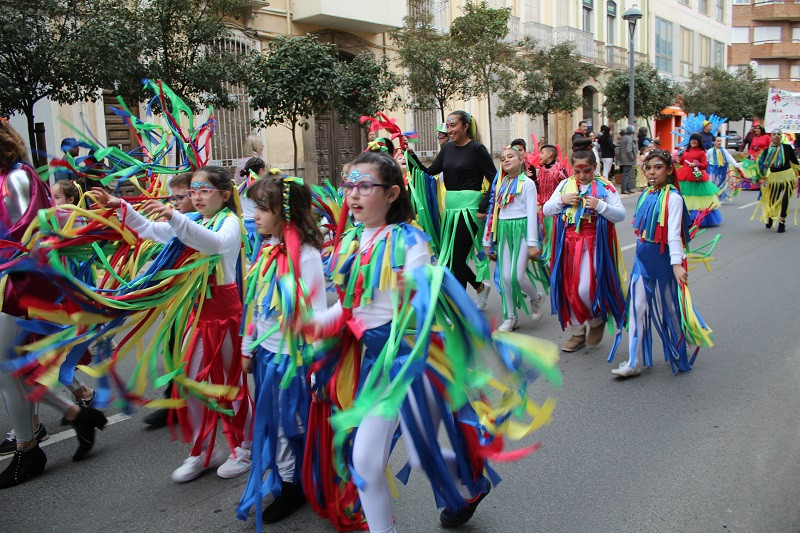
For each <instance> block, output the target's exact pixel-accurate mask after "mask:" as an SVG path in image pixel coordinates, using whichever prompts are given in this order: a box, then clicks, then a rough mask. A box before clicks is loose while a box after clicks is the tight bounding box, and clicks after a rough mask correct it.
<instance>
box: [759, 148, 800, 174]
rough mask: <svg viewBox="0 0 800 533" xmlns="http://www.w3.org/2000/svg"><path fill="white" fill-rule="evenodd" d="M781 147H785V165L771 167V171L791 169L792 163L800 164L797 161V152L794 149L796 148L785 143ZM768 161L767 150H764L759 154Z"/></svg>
mask: <svg viewBox="0 0 800 533" xmlns="http://www.w3.org/2000/svg"><path fill="white" fill-rule="evenodd" d="M781 148H783V165H780V166H777V167H769V169H770V171H772V172H781V171H783V170H789V169H790V168H792V163H794V164H795V165H800V163H799V162H798V161H797V154H796V153H795V151H794V148H792V147H791V145H789V144H786V143H783V144H781ZM759 157H761V158H763V159H764V161H766V158H767V150H762V151H761V155H760V156H759Z"/></svg>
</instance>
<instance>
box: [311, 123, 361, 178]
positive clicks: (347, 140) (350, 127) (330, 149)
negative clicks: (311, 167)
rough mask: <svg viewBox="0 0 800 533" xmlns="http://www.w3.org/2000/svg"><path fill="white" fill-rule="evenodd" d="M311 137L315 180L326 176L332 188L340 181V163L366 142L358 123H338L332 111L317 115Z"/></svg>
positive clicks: (356, 152) (352, 156)
mask: <svg viewBox="0 0 800 533" xmlns="http://www.w3.org/2000/svg"><path fill="white" fill-rule="evenodd" d="M314 118H315V131H314V140H315V141H316V146H317V181H318V182H319V183H324V181H325V180H326V179H329V180H330V181H331V183H332V184H333V186H334V187H336V188H338V187H339V185H340V184H341V181H342V179H341V170H342V165H344V164H345V163H348V162H350V161H352V160H353V159H355V158H356V156H357V155H358V154H359V153H361V151H362V150H363V149H364V146H365V145H366V137H365V135H364V132H363V130H362V129H361V127H360V126H359V125H358V122H352V123H349V124H342V123H340V122H339V120H338V117H337V114H336V112H335V111H331V112H328V113H325V114H324V115H317V116H316V117H314Z"/></svg>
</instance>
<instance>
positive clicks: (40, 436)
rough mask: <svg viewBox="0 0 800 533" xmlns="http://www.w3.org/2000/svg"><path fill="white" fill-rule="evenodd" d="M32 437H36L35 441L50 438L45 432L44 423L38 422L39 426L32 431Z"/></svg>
mask: <svg viewBox="0 0 800 533" xmlns="http://www.w3.org/2000/svg"><path fill="white" fill-rule="evenodd" d="M33 438H35V439H36V442H44V441H46V440H47V439H49V438H50V435H48V434H47V430H46V429H45V428H44V424H42V423H41V422H39V427H38V428H36V431H34V432H33Z"/></svg>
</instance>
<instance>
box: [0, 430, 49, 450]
mask: <svg viewBox="0 0 800 533" xmlns="http://www.w3.org/2000/svg"><path fill="white" fill-rule="evenodd" d="M33 437H34V438H35V439H36V442H43V441H46V440H47V439H49V438H50V435H48V434H47V430H46V429H45V428H44V424H42V423H41V422H39V427H38V428H36V431H34V432H33ZM16 451H17V434H16V433H15V432H14V430H13V429H12V430H11V431H9V432H8V433H6V440H4V441H3V442H0V455H11V454H12V453H14V452H16Z"/></svg>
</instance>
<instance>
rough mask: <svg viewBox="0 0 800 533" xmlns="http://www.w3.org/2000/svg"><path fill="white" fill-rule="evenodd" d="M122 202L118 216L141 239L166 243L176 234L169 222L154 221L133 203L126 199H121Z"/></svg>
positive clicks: (118, 209)
mask: <svg viewBox="0 0 800 533" xmlns="http://www.w3.org/2000/svg"><path fill="white" fill-rule="evenodd" d="M120 202H121V204H120V206H119V207H118V208H117V216H118V217H119V219H120V220H121V221H122V222H123V224H125V225H126V226H128V227H129V228H131V229H132V230H133V231H135V232H136V233H137V234H138V235H139V238H140V239H149V240H151V241H156V242H160V243H162V244H166V243H167V242H169V240H170V239H172V238H173V237H174V236H175V232H174V231H173V230H172V227H170V225H169V223H168V222H153V221H152V220H148V219H146V218H145V217H143V216H142V215H140V214H139V212H138V211H136V210H135V209H134V208H133V206H131V204H129V203H128V202H126V201H125V200H120Z"/></svg>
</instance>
